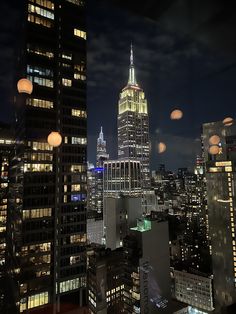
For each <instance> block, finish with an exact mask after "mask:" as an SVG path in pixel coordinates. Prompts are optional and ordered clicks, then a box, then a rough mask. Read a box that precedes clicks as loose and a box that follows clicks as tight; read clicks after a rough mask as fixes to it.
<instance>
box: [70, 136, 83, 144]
mask: <svg viewBox="0 0 236 314" xmlns="http://www.w3.org/2000/svg"><path fill="white" fill-rule="evenodd" d="M71 144H80V145H86V144H87V138H86V137H73V136H72V138H71Z"/></svg>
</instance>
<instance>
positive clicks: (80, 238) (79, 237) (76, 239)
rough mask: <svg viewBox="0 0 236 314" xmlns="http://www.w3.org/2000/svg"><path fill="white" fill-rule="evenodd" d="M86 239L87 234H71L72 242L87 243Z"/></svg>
mask: <svg viewBox="0 0 236 314" xmlns="http://www.w3.org/2000/svg"><path fill="white" fill-rule="evenodd" d="M86 241H87V238H86V234H74V235H71V236H70V243H85V242H86Z"/></svg>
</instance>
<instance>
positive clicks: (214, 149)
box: [208, 145, 220, 155]
mask: <svg viewBox="0 0 236 314" xmlns="http://www.w3.org/2000/svg"><path fill="white" fill-rule="evenodd" d="M208 151H209V153H210V154H211V155H217V154H219V152H220V148H219V146H217V145H212V146H210V147H209V150H208Z"/></svg>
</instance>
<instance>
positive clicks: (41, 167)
mask: <svg viewBox="0 0 236 314" xmlns="http://www.w3.org/2000/svg"><path fill="white" fill-rule="evenodd" d="M49 171H52V165H50V164H24V172H49Z"/></svg>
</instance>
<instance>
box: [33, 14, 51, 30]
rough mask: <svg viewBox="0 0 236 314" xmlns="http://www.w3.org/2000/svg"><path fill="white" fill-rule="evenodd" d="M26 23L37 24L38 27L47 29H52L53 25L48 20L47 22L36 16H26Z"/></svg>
mask: <svg viewBox="0 0 236 314" xmlns="http://www.w3.org/2000/svg"><path fill="white" fill-rule="evenodd" d="M28 22H31V23H35V24H39V25H42V26H44V27H48V28H52V27H53V23H52V22H51V21H50V20H47V19H45V18H41V17H38V16H34V15H32V14H28Z"/></svg>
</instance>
